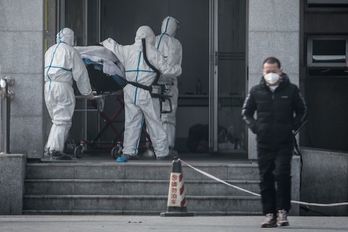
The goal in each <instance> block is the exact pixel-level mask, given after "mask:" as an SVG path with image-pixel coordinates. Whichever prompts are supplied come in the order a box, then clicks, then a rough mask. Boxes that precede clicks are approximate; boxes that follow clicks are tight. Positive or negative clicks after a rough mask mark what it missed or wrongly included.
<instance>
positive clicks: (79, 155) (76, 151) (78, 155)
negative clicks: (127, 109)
mask: <svg viewBox="0 0 348 232" xmlns="http://www.w3.org/2000/svg"><path fill="white" fill-rule="evenodd" d="M74 155H75V157H76V158H82V156H83V146H82V145H78V146H76V147H75V149H74Z"/></svg>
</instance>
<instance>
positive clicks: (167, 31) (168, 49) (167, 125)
mask: <svg viewBox="0 0 348 232" xmlns="http://www.w3.org/2000/svg"><path fill="white" fill-rule="evenodd" d="M177 27H178V21H177V20H176V19H175V18H173V17H170V16H168V17H166V18H165V19H164V20H163V22H162V27H161V34H160V35H157V36H156V48H157V49H158V50H159V51H160V52H161V53H162V54H163V55H164V57H166V59H167V62H168V64H169V65H171V66H174V65H179V66H181V61H182V46H181V43H180V42H179V40H177V39H176V38H174V36H175V33H176V30H177ZM177 76H178V75H163V76H162V78H161V81H160V83H164V84H166V86H167V88H168V93H167V94H168V95H170V96H172V97H171V98H170V100H171V102H172V109H173V110H172V112H171V113H165V114H162V115H161V120H162V123H163V127H164V130H165V131H166V134H167V137H168V143H169V147H170V148H174V145H175V127H176V110H177V108H178V96H179V90H178V80H177ZM162 107H163V110H169V103H168V101H165V102H164V103H163V106H162Z"/></svg>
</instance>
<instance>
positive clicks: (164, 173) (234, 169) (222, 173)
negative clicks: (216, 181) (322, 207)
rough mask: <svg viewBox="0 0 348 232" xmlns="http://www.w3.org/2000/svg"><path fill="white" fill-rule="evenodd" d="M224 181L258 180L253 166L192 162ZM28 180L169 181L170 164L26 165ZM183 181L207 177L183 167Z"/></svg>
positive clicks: (90, 163) (250, 163)
mask: <svg viewBox="0 0 348 232" xmlns="http://www.w3.org/2000/svg"><path fill="white" fill-rule="evenodd" d="M192 165H194V166H195V167H197V168H199V169H202V170H203V171H206V172H208V173H210V174H212V175H214V176H216V177H218V178H221V179H223V180H232V179H233V180H258V178H259V177H258V168H257V164H256V163H252V162H246V161H245V162H240V163H230V164H228V163H223V164H221V163H199V162H197V163H194V162H193V163H192ZM26 168H27V170H26V178H27V179H50V178H53V179H128V180H129V179H136V180H168V178H169V175H170V172H171V163H170V162H168V163H167V162H128V163H125V164H117V163H111V162H99V163H92V162H83V163H29V164H27V167H26ZM183 174H184V178H185V180H208V178H207V177H205V176H203V175H202V174H200V173H197V172H196V171H194V170H192V169H191V168H189V167H186V166H184V165H183Z"/></svg>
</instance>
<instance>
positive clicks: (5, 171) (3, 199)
mask: <svg viewBox="0 0 348 232" xmlns="http://www.w3.org/2000/svg"><path fill="white" fill-rule="evenodd" d="M24 176H25V156H24V155H15V154H10V155H6V154H0V186H1V187H0V215H1V214H3V215H4V214H5V215H6V214H7V215H10V214H22V209H23V194H24Z"/></svg>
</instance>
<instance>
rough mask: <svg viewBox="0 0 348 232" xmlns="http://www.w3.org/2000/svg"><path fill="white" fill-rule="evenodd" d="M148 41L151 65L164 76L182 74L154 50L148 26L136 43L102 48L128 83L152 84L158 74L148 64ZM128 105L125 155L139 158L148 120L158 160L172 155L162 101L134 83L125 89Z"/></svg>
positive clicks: (109, 43)
mask: <svg viewBox="0 0 348 232" xmlns="http://www.w3.org/2000/svg"><path fill="white" fill-rule="evenodd" d="M143 38H145V40H146V52H147V58H148V60H149V62H150V63H151V64H152V65H153V66H154V67H156V68H157V69H158V70H159V71H160V72H161V73H163V74H165V75H169V74H170V75H180V73H181V67H180V66H178V65H176V66H169V65H168V64H167V62H166V60H165V59H164V57H163V56H162V55H161V53H160V52H159V51H158V50H157V49H156V48H155V35H154V33H153V31H152V29H151V28H150V27H148V26H141V27H139V29H138V30H137V32H136V36H135V43H134V44H132V45H126V46H122V45H120V44H118V43H117V42H116V41H114V40H113V39H111V38H108V39H106V40H104V41H103V42H102V45H103V46H104V47H106V48H108V49H110V50H111V51H112V52H114V53H115V55H116V56H117V57H118V59H119V60H120V62H121V63H122V64H123V66H124V67H125V73H126V78H127V80H128V81H133V82H138V83H140V84H143V85H147V86H149V85H151V84H152V82H153V81H154V79H155V77H156V73H155V72H154V71H153V70H152V69H151V68H150V67H149V66H148V65H147V64H146V63H145V60H144V57H143V49H142V42H141V40H142V39H143ZM123 93H124V103H125V131H124V141H123V147H124V148H123V154H127V155H133V156H134V155H137V153H138V145H139V140H140V135H141V129H142V125H143V121H144V120H145V123H146V127H147V130H148V133H149V135H150V139H151V141H152V145H153V147H154V150H155V154H156V156H157V157H165V156H167V155H168V154H169V149H168V141H167V136H166V133H165V131H164V129H163V126H162V123H161V119H160V111H159V99H156V98H152V97H151V94H150V92H149V91H147V90H144V89H141V88H138V87H135V86H133V85H131V84H128V85H126V87H125V88H124V89H123Z"/></svg>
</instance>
